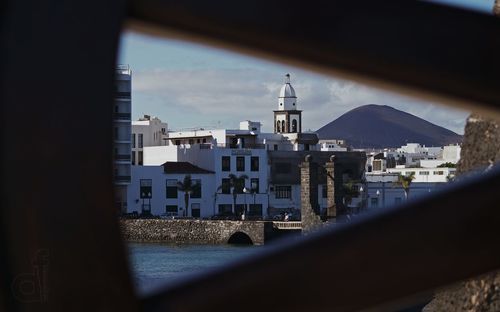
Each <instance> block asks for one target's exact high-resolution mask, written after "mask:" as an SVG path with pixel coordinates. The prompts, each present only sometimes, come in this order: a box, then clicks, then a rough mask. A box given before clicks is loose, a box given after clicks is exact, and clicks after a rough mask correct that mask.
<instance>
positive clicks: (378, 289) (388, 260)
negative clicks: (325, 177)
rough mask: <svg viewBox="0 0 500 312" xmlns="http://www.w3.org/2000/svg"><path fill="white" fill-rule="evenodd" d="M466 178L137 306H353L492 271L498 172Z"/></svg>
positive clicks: (498, 259)
mask: <svg viewBox="0 0 500 312" xmlns="http://www.w3.org/2000/svg"><path fill="white" fill-rule="evenodd" d="M466 182H467V183H462V184H460V185H456V186H452V187H450V189H449V190H447V191H444V192H440V193H439V194H437V195H436V196H433V197H429V198H427V199H424V200H420V201H415V202H410V203H409V204H408V205H407V206H405V207H401V208H395V209H390V210H387V211H385V212H383V213H381V214H378V215H373V216H370V217H367V218H366V219H365V220H363V221H360V222H356V223H353V224H350V225H344V226H338V227H337V228H335V227H334V228H332V229H327V230H325V231H324V232H322V233H319V234H317V235H314V236H311V237H307V238H306V239H304V240H303V241H299V242H297V243H295V244H286V246H283V247H279V246H275V249H270V250H267V253H263V254H262V255H261V256H260V257H255V258H252V259H248V260H247V261H241V262H239V263H235V264H233V265H231V266H228V267H226V268H224V269H222V270H219V271H216V272H212V273H211V274H207V275H206V276H204V277H201V278H199V279H197V280H193V281H191V282H186V283H184V284H181V285H177V286H175V287H172V288H170V289H166V290H165V291H164V292H163V293H161V294H159V295H156V296H152V297H150V298H146V299H145V300H144V306H145V308H146V311H217V310H226V309H228V307H237V309H238V311H256V310H260V309H265V310H279V311H323V310H328V311H358V310H361V309H367V308H371V307H374V306H377V305H381V304H384V303H387V302H391V301H394V300H398V299H403V298H406V297H409V296H413V295H415V294H420V293H426V292H428V291H430V290H432V289H434V288H436V287H439V286H443V285H446V284H448V283H452V282H455V281H457V280H461V279H465V278H469V277H472V276H475V275H477V274H480V273H484V272H488V271H490V270H494V269H497V268H499V267H500V250H499V249H498V248H497V245H498V237H500V227H499V226H498V224H500V210H499V209H498V199H497V197H496V194H497V193H498V190H499V189H500V170H497V171H496V172H495V173H494V174H490V175H488V176H487V177H486V176H485V177H484V178H483V179H480V180H479V179H476V180H473V181H466ZM471 194H474V195H473V196H471ZM417 299H418V297H417ZM410 302H411V301H410Z"/></svg>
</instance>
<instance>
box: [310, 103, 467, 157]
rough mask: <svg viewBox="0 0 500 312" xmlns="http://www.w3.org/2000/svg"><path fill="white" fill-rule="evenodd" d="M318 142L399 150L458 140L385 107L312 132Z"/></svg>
mask: <svg viewBox="0 0 500 312" xmlns="http://www.w3.org/2000/svg"><path fill="white" fill-rule="evenodd" d="M316 132H317V133H318V135H319V138H320V139H344V140H346V141H347V144H348V145H350V146H352V147H354V148H384V147H399V146H401V145H405V144H406V143H420V144H424V145H426V146H443V145H447V144H453V143H460V142H462V136H461V135H459V134H456V133H455V132H453V131H451V130H448V129H446V128H443V127H440V126H438V125H435V124H433V123H430V122H428V121H426V120H424V119H422V118H419V117H417V116H414V115H412V114H408V113H405V112H403V111H400V110H397V109H395V108H393V107H390V106H386V105H374V104H370V105H364V106H360V107H357V108H355V109H353V110H350V111H348V112H347V113H345V114H343V115H342V116H340V117H339V118H337V119H335V120H334V121H332V122H330V123H329V124H327V125H325V126H323V127H322V128H320V129H319V130H318V131H316Z"/></svg>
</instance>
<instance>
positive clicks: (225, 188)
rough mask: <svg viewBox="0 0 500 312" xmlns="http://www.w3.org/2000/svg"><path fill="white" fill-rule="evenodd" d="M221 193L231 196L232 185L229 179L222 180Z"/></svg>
mask: <svg viewBox="0 0 500 312" xmlns="http://www.w3.org/2000/svg"><path fill="white" fill-rule="evenodd" d="M221 193H222V194H231V183H230V180H229V179H227V178H224V179H222V184H221Z"/></svg>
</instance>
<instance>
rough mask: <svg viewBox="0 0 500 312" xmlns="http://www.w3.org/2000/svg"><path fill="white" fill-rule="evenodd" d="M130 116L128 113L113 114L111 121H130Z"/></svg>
mask: <svg viewBox="0 0 500 312" xmlns="http://www.w3.org/2000/svg"><path fill="white" fill-rule="evenodd" d="M131 117H132V115H131V114H130V113H114V114H113V119H114V120H115V121H130V120H131V119H130V118H131Z"/></svg>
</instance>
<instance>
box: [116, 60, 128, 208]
mask: <svg viewBox="0 0 500 312" xmlns="http://www.w3.org/2000/svg"><path fill="white" fill-rule="evenodd" d="M131 87H132V72H131V71H130V67H129V66H128V65H118V66H117V67H116V71H115V88H116V89H115V101H114V108H113V136H114V137H113V149H114V151H113V156H114V160H113V167H114V185H115V204H116V208H117V210H118V211H119V212H126V211H127V186H128V185H129V184H130V181H131V178H130V177H131V172H130V166H131V162H130V160H131V159H130V158H131V156H130V151H131V141H130V134H131V130H130V121H131V112H132V111H131V107H132V97H131Z"/></svg>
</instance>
